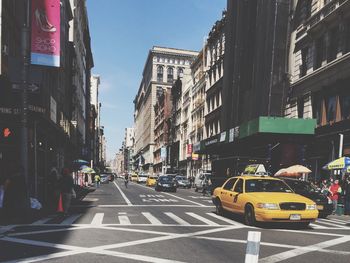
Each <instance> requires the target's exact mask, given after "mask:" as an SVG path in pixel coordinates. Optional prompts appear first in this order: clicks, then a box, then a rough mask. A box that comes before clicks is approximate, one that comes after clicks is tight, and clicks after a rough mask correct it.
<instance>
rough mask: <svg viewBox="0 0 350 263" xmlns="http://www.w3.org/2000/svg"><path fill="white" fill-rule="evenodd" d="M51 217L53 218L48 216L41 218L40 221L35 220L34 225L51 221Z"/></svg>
mask: <svg viewBox="0 0 350 263" xmlns="http://www.w3.org/2000/svg"><path fill="white" fill-rule="evenodd" d="M51 219H52V217H46V218H43V219H40V220H38V221H35V222H34V223H32V225H43V224H45V223H47V222H49V221H50V220H51Z"/></svg>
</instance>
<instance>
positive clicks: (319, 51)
mask: <svg viewBox="0 0 350 263" xmlns="http://www.w3.org/2000/svg"><path fill="white" fill-rule="evenodd" d="M325 59H326V44H325V38H324V36H322V37H320V38H319V39H318V40H317V41H316V52H315V65H314V66H315V69H318V68H320V67H321V66H322V62H323V61H324V60H325Z"/></svg>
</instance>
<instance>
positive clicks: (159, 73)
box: [157, 66, 163, 82]
mask: <svg viewBox="0 0 350 263" xmlns="http://www.w3.org/2000/svg"><path fill="white" fill-rule="evenodd" d="M157 81H158V82H163V66H158V67H157Z"/></svg>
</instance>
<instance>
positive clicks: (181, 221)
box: [164, 212, 191, 226]
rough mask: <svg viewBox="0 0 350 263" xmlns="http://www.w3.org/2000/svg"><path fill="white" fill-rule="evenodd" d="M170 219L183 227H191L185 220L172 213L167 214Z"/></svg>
mask: <svg viewBox="0 0 350 263" xmlns="http://www.w3.org/2000/svg"><path fill="white" fill-rule="evenodd" d="M164 214H166V215H167V216H168V217H170V218H171V219H172V220H174V221H175V222H176V223H179V224H180V225H183V226H190V225H191V224H190V223H188V222H186V221H185V220H183V219H182V218H180V217H178V216H177V215H175V214H173V213H171V212H165V213H164Z"/></svg>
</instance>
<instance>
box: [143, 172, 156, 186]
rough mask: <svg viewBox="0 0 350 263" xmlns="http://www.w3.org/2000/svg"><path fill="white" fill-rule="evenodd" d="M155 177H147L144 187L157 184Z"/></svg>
mask: <svg viewBox="0 0 350 263" xmlns="http://www.w3.org/2000/svg"><path fill="white" fill-rule="evenodd" d="M157 179H158V176H157V175H149V176H148V177H147V180H146V186H155V185H156V183H157Z"/></svg>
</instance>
